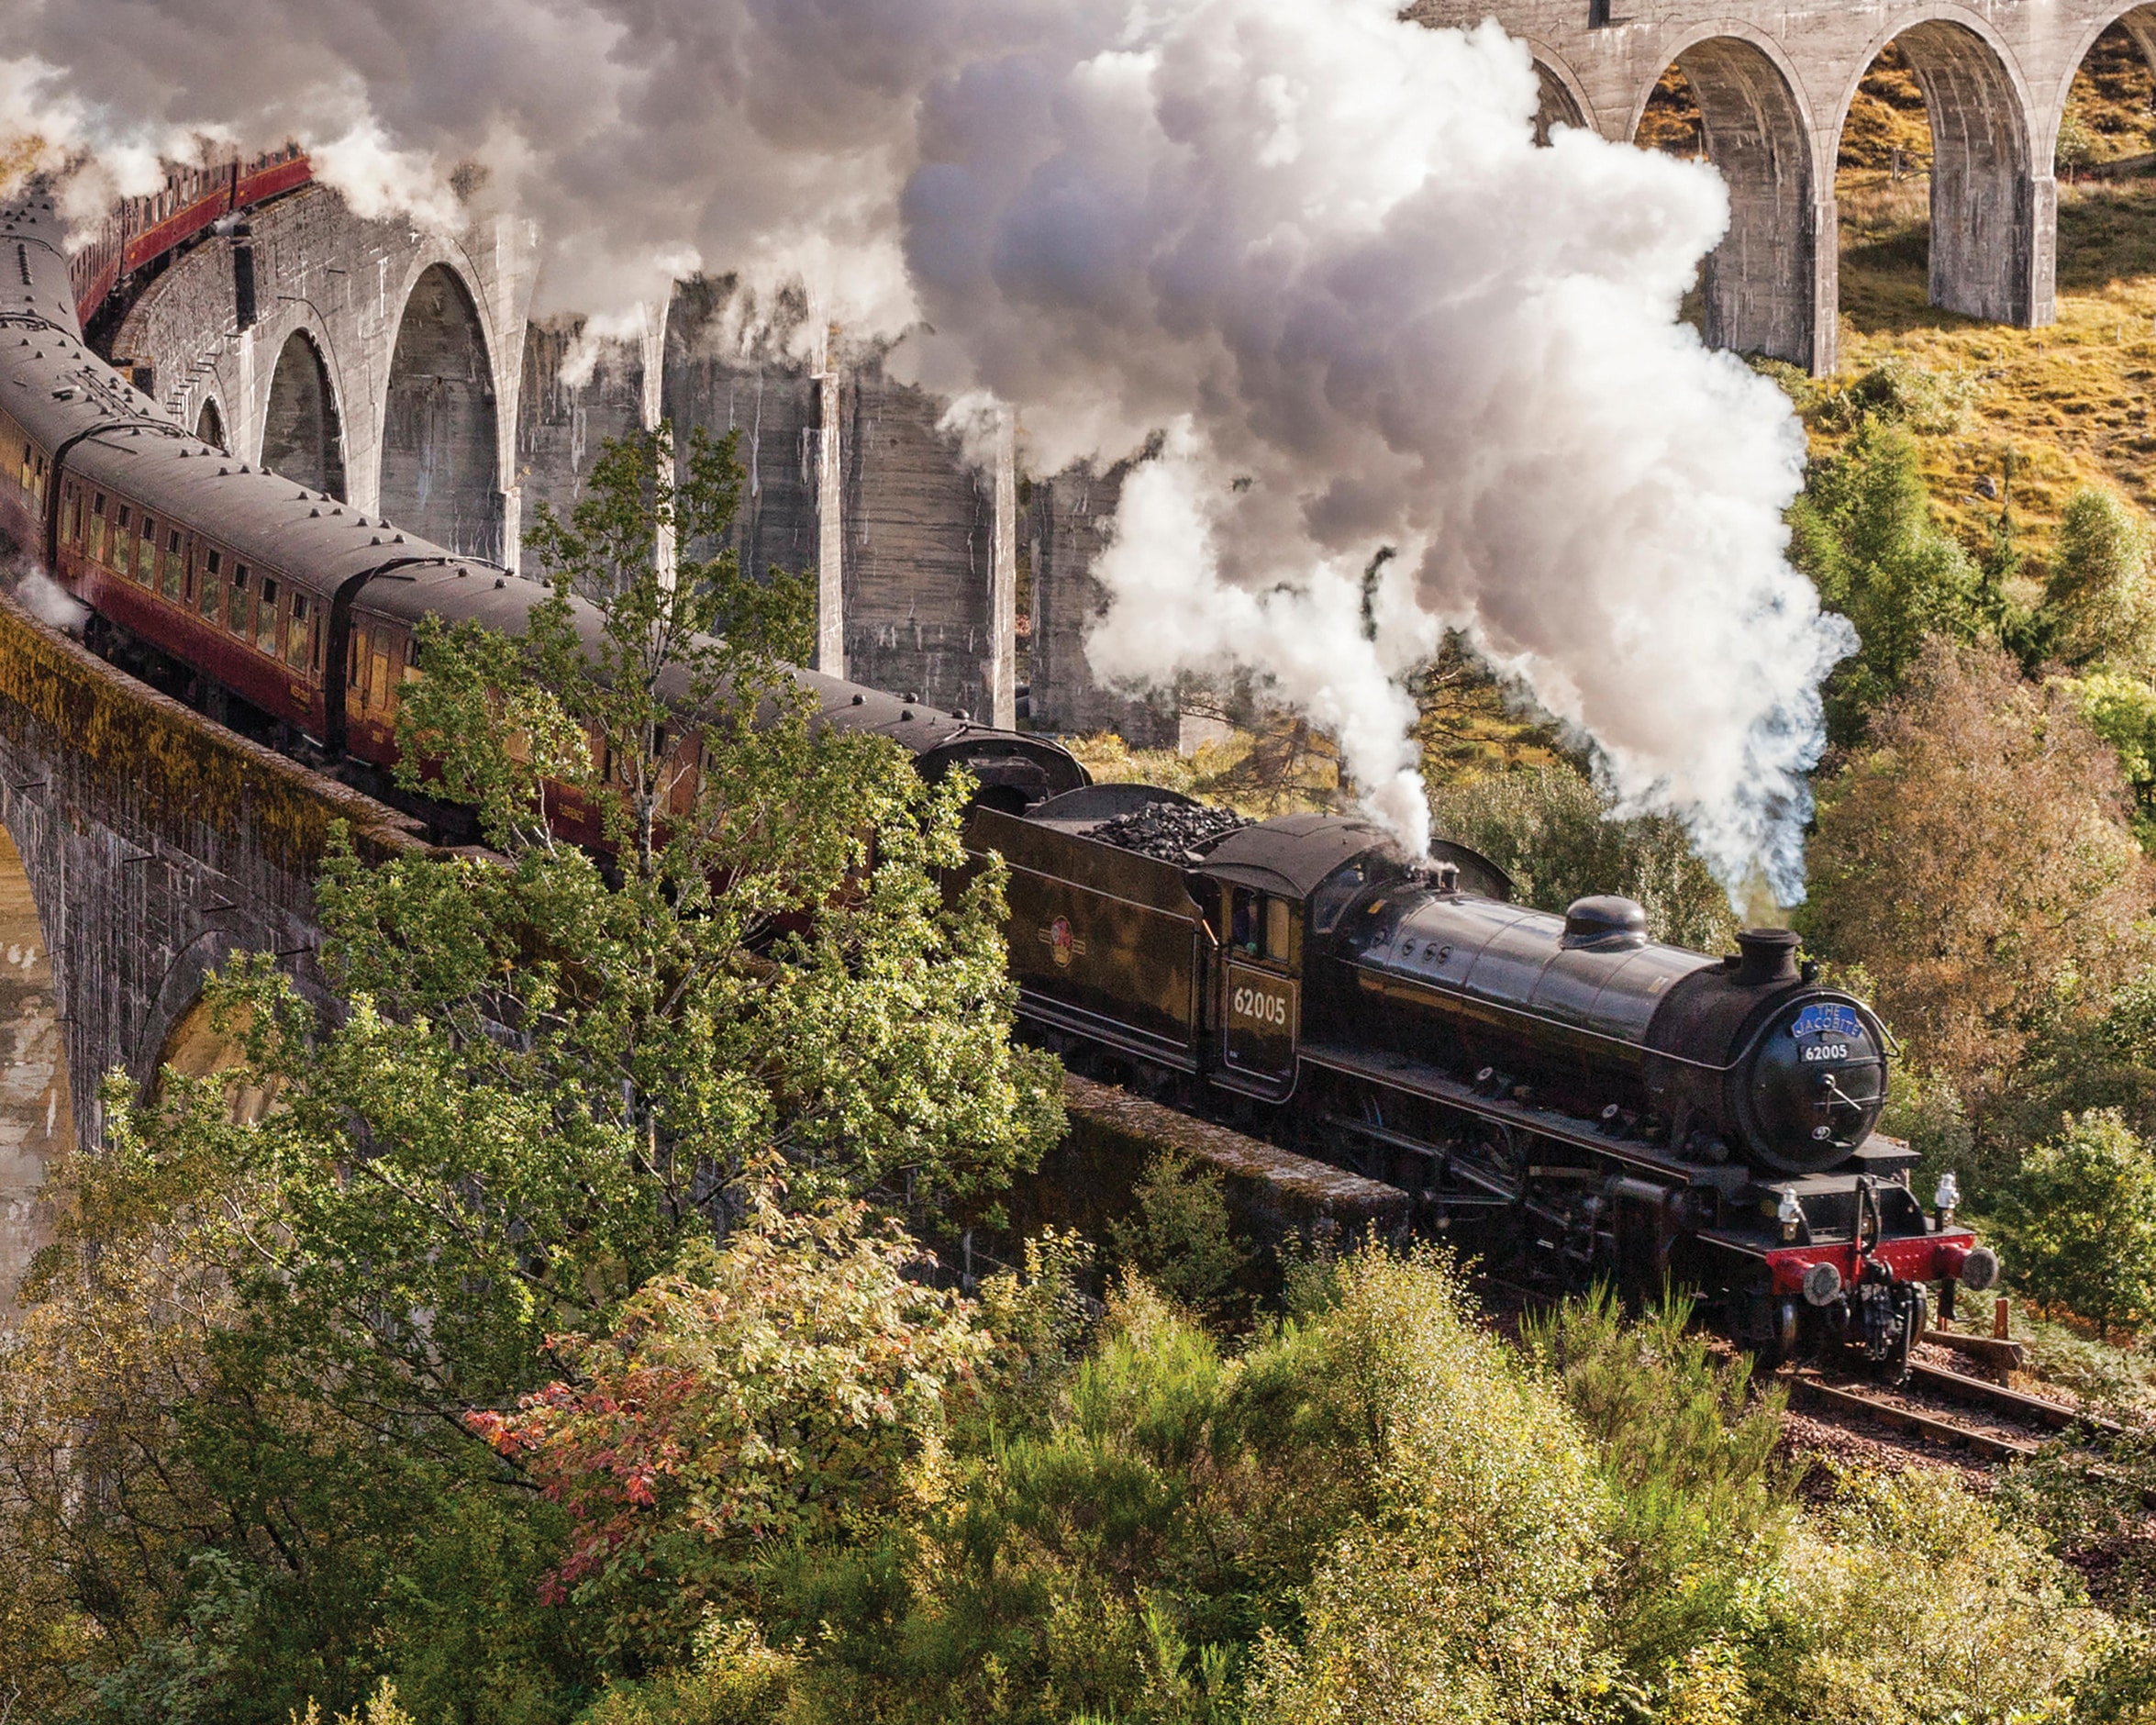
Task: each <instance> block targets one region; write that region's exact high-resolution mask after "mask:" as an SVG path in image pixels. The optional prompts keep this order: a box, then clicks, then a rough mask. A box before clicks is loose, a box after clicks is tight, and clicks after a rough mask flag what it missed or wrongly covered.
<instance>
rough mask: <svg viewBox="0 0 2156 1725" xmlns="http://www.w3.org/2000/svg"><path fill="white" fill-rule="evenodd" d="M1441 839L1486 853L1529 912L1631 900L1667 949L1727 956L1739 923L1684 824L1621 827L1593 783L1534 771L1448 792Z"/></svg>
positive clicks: (1562, 768)
mask: <svg viewBox="0 0 2156 1725" xmlns="http://www.w3.org/2000/svg"><path fill="white" fill-rule="evenodd" d="M1430 818H1431V825H1432V830H1433V831H1435V832H1436V833H1437V834H1438V836H1439V837H1440V838H1445V839H1450V840H1454V841H1456V842H1458V843H1461V844H1464V845H1468V846H1470V847H1472V848H1473V849H1474V850H1477V851H1482V852H1483V854H1484V855H1485V856H1487V857H1488V858H1489V859H1490V860H1491V861H1492V862H1495V863H1496V864H1497V865H1498V866H1499V867H1500V868H1502V869H1504V870H1505V872H1506V874H1509V875H1511V876H1512V881H1513V885H1514V887H1515V888H1516V890H1517V893H1518V896H1519V897H1520V898H1521V899H1522V900H1523V901H1524V902H1526V903H1528V904H1530V905H1534V906H1536V907H1539V908H1540V909H1543V910H1562V909H1563V908H1564V907H1566V906H1567V905H1569V904H1571V903H1572V902H1573V899H1575V898H1583V897H1586V896H1589V895H1591V894H1595V893H1621V894H1623V895H1624V896H1627V897H1628V898H1636V899H1638V900H1639V903H1640V905H1641V906H1642V907H1644V908H1645V910H1646V912H1647V926H1648V928H1649V929H1650V931H1651V932H1652V933H1653V935H1654V937H1655V939H1657V940H1673V941H1674V942H1676V943H1677V944H1678V945H1680V946H1689V947H1694V948H1698V949H1701V950H1704V951H1706V952H1718V951H1721V950H1723V949H1725V948H1728V946H1730V945H1731V943H1732V942H1734V941H1735V940H1736V938H1737V916H1736V913H1735V912H1734V911H1732V910H1731V909H1730V908H1729V899H1728V894H1727V893H1725V892H1724V891H1723V890H1722V887H1721V886H1720V885H1719V884H1717V881H1716V880H1715V878H1714V876H1713V875H1711V874H1708V873H1707V871H1706V864H1705V863H1703V862H1700V860H1699V858H1698V857H1697V856H1696V855H1695V853H1694V851H1693V849H1692V843H1691V840H1690V839H1689V838H1688V837H1687V836H1686V834H1685V831H1684V826H1683V825H1682V823H1680V822H1678V821H1677V820H1675V819H1673V818H1671V817H1669V816H1666V815H1638V816H1632V817H1630V818H1624V819H1618V818H1613V817H1612V816H1611V814H1610V804H1609V803H1608V801H1607V800H1606V798H1605V797H1604V796H1602V795H1601V793H1599V792H1598V791H1597V790H1596V789H1595V786H1594V785H1592V784H1591V783H1590V782H1589V781H1588V779H1587V778H1586V776H1585V774H1584V773H1581V772H1579V771H1578V770H1577V769H1576V768H1573V767H1571V766H1567V765H1557V766H1548V767H1528V768H1525V769H1522V770H1519V771H1515V772H1510V773H1488V774H1484V775H1483V776H1481V777H1477V778H1471V779H1464V780H1461V781H1459V782H1457V783H1454V784H1450V785H1436V786H1434V787H1433V788H1432V789H1431V792H1430Z"/></svg>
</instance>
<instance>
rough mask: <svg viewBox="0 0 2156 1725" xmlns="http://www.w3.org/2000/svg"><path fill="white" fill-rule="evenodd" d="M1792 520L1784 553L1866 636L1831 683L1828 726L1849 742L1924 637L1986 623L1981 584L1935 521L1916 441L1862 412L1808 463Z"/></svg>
mask: <svg viewBox="0 0 2156 1725" xmlns="http://www.w3.org/2000/svg"><path fill="white" fill-rule="evenodd" d="M1789 524H1790V558H1791V561H1792V562H1795V564H1796V565H1797V567H1798V568H1800V569H1802V570H1803V571H1804V572H1805V573H1806V574H1807V575H1809V576H1811V578H1812V580H1813V581H1814V582H1815V583H1816V584H1817V586H1818V589H1819V596H1820V598H1821V599H1822V600H1824V601H1825V603H1826V604H1827V606H1828V607H1829V608H1830V609H1833V610H1836V611H1839V612H1841V613H1842V614H1843V615H1844V616H1846V617H1847V618H1849V620H1850V622H1851V623H1853V624H1855V625H1856V629H1857V635H1858V638H1859V640H1860V641H1861V646H1860V647H1859V649H1858V651H1857V653H1856V654H1855V656H1854V657H1852V658H1850V659H1847V660H1844V661H1843V662H1842V663H1841V664H1840V665H1839V667H1838V668H1837V669H1836V670H1835V673H1834V674H1833V676H1832V677H1831V678H1830V679H1829V680H1828V686H1827V720H1828V736H1829V738H1830V739H1831V740H1833V741H1834V742H1836V743H1837V744H1840V745H1843V746H1847V745H1848V744H1850V743H1852V742H1854V741H1855V740H1857V739H1858V738H1859V737H1860V736H1861V735H1862V734H1863V729H1864V724H1865V719H1866V717H1867V715H1868V714H1869V713H1870V712H1871V711H1872V709H1873V708H1874V707H1877V706H1879V705H1880V704H1881V703H1882V702H1883V701H1884V700H1886V699H1887V698H1888V697H1890V696H1892V695H1893V694H1894V692H1895V689H1897V688H1898V687H1899V686H1900V684H1901V680H1902V677H1903V675H1904V673H1906V671H1907V670H1908V669H1909V667H1910V666H1911V665H1913V664H1914V663H1915V662H1916V661H1917V656H1918V654H1919V653H1921V652H1922V651H1923V647H1924V642H1925V640H1926V638H1927V637H1928V636H1931V635H1944V636H1948V637H1950V638H1952V639H1955V640H1973V639H1974V638H1975V637H1976V636H1977V635H1978V634H1980V633H1981V632H1982V630H1983V627H1984V616H1983V612H1984V593H1983V583H1982V580H1981V579H1980V575H1979V572H1978V570H1977V568H1976V565H1975V564H1974V563H1973V562H1971V560H1970V557H1969V554H1968V553H1967V552H1966V551H1963V550H1962V547H1961V544H1960V543H1959V542H1958V541H1957V540H1954V539H1953V538H1952V537H1951V536H1950V535H1949V534H1947V533H1945V532H1942V531H1941V530H1940V529H1939V527H1938V526H1937V525H1936V524H1935V523H1934V522H1933V521H1932V518H1931V499H1930V494H1929V493H1928V491H1927V490H1926V489H1925V484H1924V475H1923V473H1922V472H1921V471H1920V469H1919V467H1918V464H1917V446H1916V443H1915V442H1914V440H1911V438H1910V437H1909V435H1908V433H1907V432H1906V431H1903V430H1901V429H1899V428H1896V427H1894V426H1892V425H1889V424H1887V423H1885V422H1884V420H1883V419H1880V418H1876V417H1866V419H1865V421H1864V423H1863V424H1862V425H1861V428H1859V430H1858V431H1857V434H1856V435H1855V436H1854V437H1853V438H1851V439H1850V441H1849V443H1848V445H1847V447H1846V448H1845V449H1844V450H1843V451H1841V453H1840V454H1839V455H1835V456H1832V457H1829V458H1828V459H1826V460H1823V461H1817V462H1814V463H1813V464H1812V468H1811V471H1810V473H1809V474H1808V475H1807V477H1806V484H1805V489H1804V492H1803V494H1802V495H1800V496H1799V497H1798V498H1797V500H1796V502H1795V504H1794V505H1792V506H1791V508H1790V511H1789Z"/></svg>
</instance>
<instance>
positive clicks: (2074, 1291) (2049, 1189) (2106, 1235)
mask: <svg viewBox="0 0 2156 1725" xmlns="http://www.w3.org/2000/svg"><path fill="white" fill-rule="evenodd" d="M1993 1223H1994V1226H1995V1228H1996V1230H1997V1231H1998V1235H1999V1240H2000V1243H2001V1245H2002V1246H2003V1247H2004V1249H2005V1252H2006V1269H2007V1273H2008V1274H2010V1275H2012V1276H2013V1278H2014V1280H2015V1282H2016V1284H2017V1285H2019V1286H2020V1287H2022V1288H2024V1289H2026V1290H2027V1291H2028V1293H2029V1294H2031V1295H2032V1296H2034V1297H2036V1298H2038V1299H2039V1300H2042V1301H2044V1302H2045V1303H2046V1304H2047V1305H2052V1306H2063V1307H2065V1308H2068V1309H2069V1310H2071V1311H2073V1312H2076V1313H2078V1314H2080V1315H2081V1316H2082V1317H2084V1318H2086V1319H2090V1320H2092V1321H2093V1322H2094V1323H2095V1326H2096V1333H2097V1335H2098V1336H2100V1337H2101V1336H2106V1335H2108V1334H2109V1332H2110V1330H2111V1327H2112V1326H2113V1325H2114V1324H2121V1325H2125V1326H2127V1327H2128V1328H2130V1329H2138V1328H2139V1327H2140V1326H2141V1325H2143V1324H2145V1323H2147V1322H2148V1321H2149V1320H2150V1319H2151V1318H2152V1317H2156V1155H2151V1154H2150V1151H2149V1147H2148V1145H2147V1144H2145V1143H2144V1142H2142V1141H2141V1140H2140V1139H2139V1137H2137V1136H2136V1135H2135V1134H2134V1133H2133V1132H2132V1131H2130V1130H2128V1127H2127V1125H2126V1122H2125V1121H2124V1120H2122V1119H2120V1118H2119V1117H2118V1115H2117V1112H2116V1111H2114V1110H2110V1109H2105V1110H2101V1111H2099V1110H2095V1109H2092V1110H2090V1111H2089V1112H2087V1113H2085V1114H2083V1115H2081V1116H2080V1117H2079V1118H2069V1119H2068V1120H2067V1121H2066V1124H2065V1126H2064V1128H2063V1130H2062V1131H2061V1132H2060V1133H2059V1134H2058V1136H2057V1137H2055V1138H2053V1139H2051V1140H2050V1141H2049V1142H2047V1143H2043V1144H2039V1145H2038V1146H2037V1147H2036V1149H2034V1150H2032V1151H2030V1152H2029V1153H2028V1156H2027V1157H2026V1158H2025V1159H2024V1160H2023V1162H2022V1164H2021V1166H2020V1168H2019V1169H2018V1170H2017V1172H2016V1173H2015V1174H2014V1175H2013V1176H2012V1178H2011V1179H2009V1180H2008V1181H2007V1182H2006V1186H2005V1188H2004V1189H2003V1190H2002V1191H2001V1192H2000V1194H1999V1196H1998V1199H1997V1202H1996V1203H1995V1206H1994V1208H1993Z"/></svg>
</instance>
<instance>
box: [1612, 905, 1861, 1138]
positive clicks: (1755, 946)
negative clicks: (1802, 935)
mask: <svg viewBox="0 0 2156 1725" xmlns="http://www.w3.org/2000/svg"><path fill="white" fill-rule="evenodd" d="M1738 947H1739V951H1738V952H1735V953H1734V954H1732V955H1731V956H1730V957H1728V958H1726V959H1724V960H1722V961H1721V962H1720V963H1703V964H1701V965H1700V966H1699V967H1698V968H1696V969H1695V970H1693V971H1692V972H1691V974H1688V975H1686V976H1684V977H1683V978H1681V979H1680V980H1679V981H1678V982H1677V983H1676V984H1675V985H1673V986H1672V987H1671V988H1670V989H1669V990H1668V991H1667V994H1666V996H1665V997H1664V998H1663V1000H1662V1002H1661V1006H1660V1007H1658V1008H1657V1009H1656V1012H1655V1014H1654V1017H1653V1018H1652V1019H1651V1020H1650V1022H1649V1025H1648V1029H1647V1034H1646V1037H1645V1039H1644V1040H1645V1044H1646V1047H1647V1048H1648V1049H1649V1050H1650V1057H1649V1059H1648V1063H1647V1066H1646V1076H1647V1088H1648V1094H1649V1096H1650V1098H1651V1100H1652V1106H1653V1107H1654V1109H1655V1111H1656V1112H1657V1113H1658V1114H1659V1115H1660V1116H1661V1118H1663V1119H1665V1120H1667V1121H1669V1122H1670V1141H1671V1142H1672V1144H1673V1145H1675V1146H1676V1147H1678V1148H1679V1149H1681V1150H1682V1151H1683V1152H1684V1153H1685V1154H1686V1155H1688V1156H1691V1157H1694V1158H1696V1159H1699V1160H1704V1161H1710V1162H1723V1161H1728V1159H1729V1158H1730V1157H1731V1156H1732V1155H1735V1156H1737V1157H1738V1158H1739V1160H1742V1161H1746V1162H1750V1163H1756V1164H1758V1165H1760V1166H1761V1167H1764V1168H1768V1169H1771V1170H1773V1171H1774V1172H1775V1173H1778V1174H1821V1173H1824V1172H1825V1171H1826V1170H1828V1169H1829V1168H1834V1167H1838V1166H1839V1165H1840V1164H1841V1163H1845V1162H1847V1161H1848V1160H1849V1159H1850V1156H1851V1155H1853V1154H1854V1153H1855V1152H1856V1151H1857V1150H1858V1148H1859V1147H1860V1146H1861V1145H1862V1144H1863V1143H1864V1141H1866V1140H1867V1139H1869V1138H1870V1137H1871V1136H1872V1130H1873V1128H1874V1127H1876V1126H1877V1125H1878V1124H1879V1116H1880V1112H1881V1110H1882V1109H1884V1107H1885V1106H1886V1055H1887V1037H1886V1031H1885V1029H1884V1027H1883V1026H1882V1025H1881V1024H1880V1022H1879V1020H1878V1019H1877V1018H1875V1017H1874V1016H1873V1012H1872V1009H1871V1008H1870V1007H1867V1006H1865V1005H1864V1004H1863V1002H1861V1001H1860V1000H1858V999H1856V998H1855V997H1854V996H1850V995H1847V994H1844V993H1842V992H1841V991H1840V990H1839V989H1835V988H1827V987H1822V986H1820V985H1818V984H1817V981H1816V980H1815V977H1816V971H1815V969H1814V967H1813V966H1810V965H1808V964H1800V963H1798V962H1797V955H1796V953H1797V937H1796V936H1795V934H1793V933H1791V932H1790V931H1789V930H1787V929H1746V930H1745V931H1744V932H1743V933H1742V934H1740V935H1739V937H1738Z"/></svg>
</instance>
